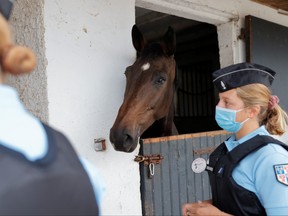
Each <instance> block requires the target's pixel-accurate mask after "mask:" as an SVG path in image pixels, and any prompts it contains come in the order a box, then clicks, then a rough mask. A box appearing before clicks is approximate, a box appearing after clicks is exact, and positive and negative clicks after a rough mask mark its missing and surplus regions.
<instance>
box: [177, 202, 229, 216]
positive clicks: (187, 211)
mask: <svg viewBox="0 0 288 216" xmlns="http://www.w3.org/2000/svg"><path fill="white" fill-rule="evenodd" d="M182 214H183V215H184V216H197V215H213V216H216V215H219V216H220V215H229V214H227V213H225V212H222V211H220V210H219V209H218V208H216V207H215V206H213V205H212V204H211V202H210V201H204V202H201V201H198V203H186V204H184V205H183V206H182Z"/></svg>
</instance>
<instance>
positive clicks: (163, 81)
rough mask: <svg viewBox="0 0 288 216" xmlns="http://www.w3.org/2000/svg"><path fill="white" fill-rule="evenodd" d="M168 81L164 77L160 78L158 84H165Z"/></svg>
mask: <svg viewBox="0 0 288 216" xmlns="http://www.w3.org/2000/svg"><path fill="white" fill-rule="evenodd" d="M165 81H166V79H165V78H164V77H159V78H158V79H157V80H156V84H160V85H162V84H164V83H165Z"/></svg>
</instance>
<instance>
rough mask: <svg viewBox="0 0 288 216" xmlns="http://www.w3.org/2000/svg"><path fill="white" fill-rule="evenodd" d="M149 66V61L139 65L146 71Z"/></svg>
mask: <svg viewBox="0 0 288 216" xmlns="http://www.w3.org/2000/svg"><path fill="white" fill-rule="evenodd" d="M149 68H150V63H149V62H147V63H145V64H143V65H142V66H141V70H142V71H146V70H148V69H149Z"/></svg>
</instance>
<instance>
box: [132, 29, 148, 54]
mask: <svg viewBox="0 0 288 216" xmlns="http://www.w3.org/2000/svg"><path fill="white" fill-rule="evenodd" d="M132 42H133V46H134V48H135V49H136V50H137V52H141V51H142V50H143V48H144V45H145V41H144V37H143V35H142V33H141V32H140V30H139V28H138V27H137V26H136V25H133V28H132Z"/></svg>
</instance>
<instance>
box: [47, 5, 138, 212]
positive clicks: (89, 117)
mask: <svg viewBox="0 0 288 216" xmlns="http://www.w3.org/2000/svg"><path fill="white" fill-rule="evenodd" d="M134 10H135V3H134V1H133V0H121V1H115V0H97V1H95V0H85V1H84V0H83V1H79V0H72V1H71V0H61V1H54V0H48V1H45V5H44V23H45V43H46V58H47V62H48V64H47V75H48V79H47V83H48V101H49V123H50V124H51V125H52V126H54V127H56V128H58V129H60V130H61V131H63V132H64V133H65V134H67V135H68V137H69V138H70V140H71V141H72V142H73V144H74V146H75V147H76V150H77V151H78V152H79V154H81V155H82V156H84V157H85V158H87V159H88V160H89V161H90V162H91V163H93V165H94V166H95V167H96V168H97V169H98V170H99V172H100V174H101V175H102V178H103V180H104V181H105V184H106V190H107V192H106V196H105V199H104V202H103V203H102V210H103V214H104V215H115V214H117V215H118V214H120V215H139V214H141V200H140V177H139V167H138V164H137V163H135V162H134V161H133V159H134V156H135V154H136V153H132V154H125V153H120V152H116V151H115V150H114V149H113V147H112V146H111V145H110V143H109V130H110V128H111V127H112V124H113V122H114V119H115V117H116V114H117V110H118V107H119V106H120V104H121V102H122V98H123V92H124V85H125V76H124V71H125V68H126V66H127V65H129V64H131V63H132V62H133V60H134V57H135V52H134V48H133V46H132V43H131V36H130V35H131V33H130V32H131V27H132V25H133V24H134V20H135V15H134ZM97 138H105V139H106V140H107V150H106V151H104V152H96V151H94V149H93V143H94V139H97Z"/></svg>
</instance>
